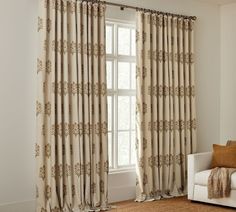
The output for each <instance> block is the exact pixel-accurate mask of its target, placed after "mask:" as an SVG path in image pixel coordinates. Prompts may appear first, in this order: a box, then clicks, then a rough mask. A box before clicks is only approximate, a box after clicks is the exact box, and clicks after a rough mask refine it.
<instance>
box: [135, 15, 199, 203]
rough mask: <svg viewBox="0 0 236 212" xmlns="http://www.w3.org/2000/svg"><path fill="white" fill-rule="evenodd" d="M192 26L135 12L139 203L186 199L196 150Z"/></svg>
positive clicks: (189, 22) (185, 21) (180, 20)
mask: <svg viewBox="0 0 236 212" xmlns="http://www.w3.org/2000/svg"><path fill="white" fill-rule="evenodd" d="M193 25H194V21H193V20H191V19H184V18H182V17H176V16H168V15H162V14H157V13H151V12H144V11H137V145H136V147H137V183H136V184H137V186H136V188H137V190H136V195H137V197H136V200H137V201H144V200H147V199H160V198H163V197H170V196H179V195H184V194H186V187H187V155H188V154H191V153H194V152H195V151H196V114H195V113H196V111H195V84H194V83H195V82H194V81H195V80H194V61H193V53H194V52H193V51H194V49H193V44H194V41H193V39H194V37H193V35H194V32H193Z"/></svg>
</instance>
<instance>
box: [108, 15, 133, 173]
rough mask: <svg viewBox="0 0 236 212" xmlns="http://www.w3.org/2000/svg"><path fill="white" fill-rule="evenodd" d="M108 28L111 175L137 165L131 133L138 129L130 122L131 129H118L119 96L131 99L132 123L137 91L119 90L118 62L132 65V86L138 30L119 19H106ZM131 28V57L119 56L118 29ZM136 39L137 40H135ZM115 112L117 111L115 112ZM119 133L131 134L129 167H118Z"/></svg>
mask: <svg viewBox="0 0 236 212" xmlns="http://www.w3.org/2000/svg"><path fill="white" fill-rule="evenodd" d="M106 26H112V52H111V54H106V62H107V61H111V62H112V66H113V73H112V88H111V89H110V88H108V90H107V96H108V97H109V96H111V108H112V113H111V114H112V115H111V116H112V117H111V119H112V123H111V130H108V132H109V133H111V136H113V137H112V144H111V164H110V168H109V170H110V173H117V172H126V171H130V170H132V171H133V170H134V169H135V164H131V160H132V151H131V145H132V144H131V133H133V132H134V133H136V129H132V125H131V122H130V127H129V129H127V130H119V129H118V97H119V96H129V97H130V121H132V118H131V108H132V104H131V101H132V97H134V98H135V96H136V89H132V88H130V89H119V88H118V62H128V63H129V64H130V74H131V75H130V86H131V82H132V78H131V76H132V64H133V63H134V64H135V66H136V55H134V56H133V55H132V30H136V27H135V23H134V22H129V21H123V20H117V19H106ZM119 27H122V28H129V29H130V55H119V54H118V28H119ZM134 39H135V38H134ZM113 110H115V111H113ZM118 132H129V163H130V164H129V165H122V166H121V165H118Z"/></svg>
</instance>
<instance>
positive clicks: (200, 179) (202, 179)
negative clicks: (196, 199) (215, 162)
mask: <svg viewBox="0 0 236 212" xmlns="http://www.w3.org/2000/svg"><path fill="white" fill-rule="evenodd" d="M210 173H211V169H208V170H204V171H201V172H197V173H196V174H195V179H194V184H196V185H201V186H207V183H208V177H209V175H210ZM231 189H234V190H236V172H234V173H233V174H232V175H231Z"/></svg>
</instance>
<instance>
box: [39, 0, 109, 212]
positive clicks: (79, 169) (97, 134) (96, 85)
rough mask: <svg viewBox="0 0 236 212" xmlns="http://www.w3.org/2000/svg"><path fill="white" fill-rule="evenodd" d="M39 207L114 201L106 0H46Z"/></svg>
mask: <svg viewBox="0 0 236 212" xmlns="http://www.w3.org/2000/svg"><path fill="white" fill-rule="evenodd" d="M39 8H40V13H39V17H38V32H39V56H38V62H37V81H38V99H37V143H36V160H37V170H36V175H37V188H36V189H37V192H36V193H37V212H59V211H66V212H67V211H68V212H69V211H84V210H89V209H93V210H94V209H99V208H100V209H104V208H106V207H107V177H108V157H107V155H108V153H107V152H108V151H107V106H106V99H107V98H106V78H105V75H106V73H105V39H104V38H105V18H104V13H105V6H104V4H102V3H87V2H83V3H82V2H79V1H76V0H73V1H72V0H71V1H69V0H39Z"/></svg>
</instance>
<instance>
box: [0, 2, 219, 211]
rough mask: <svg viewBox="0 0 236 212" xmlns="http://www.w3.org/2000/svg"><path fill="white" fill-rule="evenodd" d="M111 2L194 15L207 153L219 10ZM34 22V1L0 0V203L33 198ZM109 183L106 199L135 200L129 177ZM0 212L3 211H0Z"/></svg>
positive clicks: (215, 110) (215, 131) (214, 137)
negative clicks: (108, 193) (108, 197)
mask: <svg viewBox="0 0 236 212" xmlns="http://www.w3.org/2000/svg"><path fill="white" fill-rule="evenodd" d="M108 1H111V0H108ZM113 2H119V3H125V4H129V5H134V6H136V5H137V6H141V7H147V8H151V9H158V10H162V11H168V12H175V13H180V14H186V15H196V16H197V17H198V20H197V23H196V43H195V46H196V51H195V52H196V56H197V57H196V84H197V113H198V142H199V145H198V150H199V151H207V150H209V149H210V147H211V145H212V143H219V138H220V12H219V7H218V6H216V5H212V4H206V3H202V2H199V1H195V0H145V1H144V0H120V1H118V0H113ZM107 17H110V18H118V19H119V18H125V17H126V19H129V20H133V21H134V20H135V14H134V11H131V10H124V11H123V12H121V11H119V9H118V8H116V9H114V8H113V9H112V10H110V8H108V15H107ZM36 19H37V0H20V1H18V0H7V1H3V0H1V1H0V38H1V39H0V47H1V48H0V58H1V59H0V61H1V62H0V71H1V75H0V76H1V77H0V108H1V110H0V205H1V204H5V203H11V202H21V201H27V200H32V199H34V194H33V193H34V157H33V154H34V143H35V118H34V117H35V114H34V108H35V86H36V82H35V71H36V70H35V69H36V68H35V61H36V46H37V45H36V44H37V35H36V23H37V20H36ZM109 183H110V191H111V194H112V192H113V193H116V195H117V196H114V195H112V196H110V200H122V199H126V198H132V197H134V185H135V177H134V173H130V174H129V175H124V174H123V175H114V176H112V177H110V182H109ZM129 187H130V189H129V190H127V188H129ZM122 189H123V190H122ZM118 190H119V191H122V193H119V192H116V191H118ZM28 205H30V204H28ZM29 207H30V206H29ZM0 211H4V212H5V209H3V207H2V208H1V207H0ZM6 211H7V210H6ZM22 211H24V212H28V211H29V212H31V211H30V210H27V209H24V210H23V209H22ZM17 212H20V210H19V209H18V210H17Z"/></svg>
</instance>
